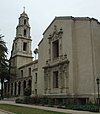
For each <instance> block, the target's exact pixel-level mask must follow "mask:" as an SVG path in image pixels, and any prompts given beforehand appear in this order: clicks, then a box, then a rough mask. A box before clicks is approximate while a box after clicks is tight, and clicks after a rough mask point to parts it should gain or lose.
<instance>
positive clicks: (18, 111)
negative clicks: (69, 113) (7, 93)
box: [0, 104, 65, 114]
mask: <svg viewBox="0 0 100 114" xmlns="http://www.w3.org/2000/svg"><path fill="white" fill-rule="evenodd" d="M0 109H3V110H6V111H10V112H13V113H15V114H65V113H61V112H52V111H45V110H40V109H34V108H28V107H21V106H14V105H8V104H0Z"/></svg>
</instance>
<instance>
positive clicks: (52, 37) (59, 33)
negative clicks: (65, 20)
mask: <svg viewBox="0 0 100 114" xmlns="http://www.w3.org/2000/svg"><path fill="white" fill-rule="evenodd" d="M62 34H63V30H62V28H61V29H60V30H59V31H58V30H57V26H56V25H54V32H53V33H52V34H50V35H49V37H48V39H49V43H50V41H51V40H52V41H54V40H57V39H60V38H61V37H62Z"/></svg>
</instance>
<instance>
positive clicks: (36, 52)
mask: <svg viewBox="0 0 100 114" xmlns="http://www.w3.org/2000/svg"><path fill="white" fill-rule="evenodd" d="M34 54H35V60H36V55H37V54H38V49H37V48H36V49H35V50H34Z"/></svg>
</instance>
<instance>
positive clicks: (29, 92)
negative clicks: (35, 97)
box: [24, 87, 31, 96]
mask: <svg viewBox="0 0 100 114" xmlns="http://www.w3.org/2000/svg"><path fill="white" fill-rule="evenodd" d="M24 95H25V96H30V95H31V88H30V87H28V88H25V89H24Z"/></svg>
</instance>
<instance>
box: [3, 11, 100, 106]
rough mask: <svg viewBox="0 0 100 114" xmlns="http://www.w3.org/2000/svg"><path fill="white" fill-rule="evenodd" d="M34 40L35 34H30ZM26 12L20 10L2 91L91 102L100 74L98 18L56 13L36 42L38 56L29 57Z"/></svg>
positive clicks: (57, 100)
mask: <svg viewBox="0 0 100 114" xmlns="http://www.w3.org/2000/svg"><path fill="white" fill-rule="evenodd" d="M33 41H34V38H33ZM31 43H32V39H31V36H30V25H29V18H28V15H27V14H26V13H25V11H23V13H22V14H21V15H20V17H19V23H18V26H17V27H16V37H15V39H14V41H13V46H12V52H11V58H10V64H11V69H10V73H11V79H10V82H9V83H6V84H5V85H6V86H5V88H6V89H5V93H10V94H11V96H16V95H17V96H23V92H24V89H25V88H27V87H31V94H32V95H33V96H36V95H38V96H40V97H41V96H46V97H47V98H49V99H52V100H53V101H54V102H55V101H56V102H58V103H60V102H63V103H65V102H71V101H73V100H74V101H75V102H80V103H82V104H85V103H88V102H93V103H95V102H96V101H97V98H98V96H97V95H98V92H97V91H98V89H97V83H96V79H97V77H98V78H100V22H98V20H96V19H94V18H89V17H72V16H69V17H68V16H65V17H55V18H54V20H53V21H52V22H51V24H50V25H49V26H48V27H47V29H46V30H45V31H44V33H43V38H42V40H41V41H40V42H39V44H38V60H34V61H33V58H32V50H31Z"/></svg>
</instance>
